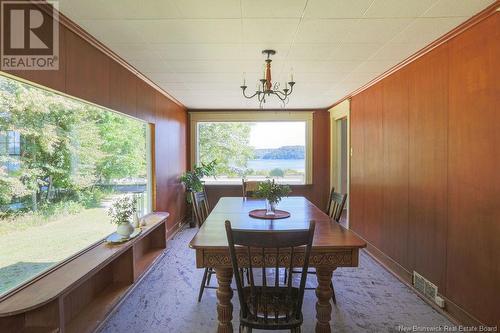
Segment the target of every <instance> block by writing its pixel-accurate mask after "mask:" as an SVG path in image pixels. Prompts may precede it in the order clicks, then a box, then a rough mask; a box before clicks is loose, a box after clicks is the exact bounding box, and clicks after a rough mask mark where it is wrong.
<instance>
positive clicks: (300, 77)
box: [294, 72, 347, 86]
mask: <svg viewBox="0 0 500 333" xmlns="http://www.w3.org/2000/svg"><path fill="white" fill-rule="evenodd" d="M346 75H347V73H310V72H295V73H294V79H295V80H296V81H297V85H298V86H300V85H301V82H322V83H338V82H340V81H342V80H343V78H344V77H345V76H346Z"/></svg>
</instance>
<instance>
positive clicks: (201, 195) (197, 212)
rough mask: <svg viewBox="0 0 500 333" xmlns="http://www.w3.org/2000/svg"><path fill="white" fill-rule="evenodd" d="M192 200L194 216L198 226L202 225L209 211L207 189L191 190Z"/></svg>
mask: <svg viewBox="0 0 500 333" xmlns="http://www.w3.org/2000/svg"><path fill="white" fill-rule="evenodd" d="M191 200H192V201H193V208H194V212H193V213H194V217H195V218H196V222H197V224H198V227H200V226H201V225H202V224H203V223H204V222H205V220H206V219H207V216H208V213H209V206H208V199H207V195H206V193H205V191H203V192H191Z"/></svg>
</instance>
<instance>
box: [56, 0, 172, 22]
mask: <svg viewBox="0 0 500 333" xmlns="http://www.w3.org/2000/svg"><path fill="white" fill-rule="evenodd" d="M59 9H60V10H61V12H63V13H64V14H66V15H67V16H69V17H70V18H78V19H103V20H109V19H159V18H179V17H180V12H179V11H178V10H177V7H176V6H175V4H174V3H173V1H171V0H149V1H148V4H147V6H145V5H144V2H141V1H137V0H120V2H119V5H118V4H117V2H115V1H103V0H85V1H81V0H60V1H59Z"/></svg>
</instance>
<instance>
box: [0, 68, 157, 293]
mask: <svg viewBox="0 0 500 333" xmlns="http://www.w3.org/2000/svg"><path fill="white" fill-rule="evenodd" d="M0 77H4V78H7V79H11V80H15V81H17V82H20V83H21V84H25V85H28V86H31V87H33V88H36V89H42V90H45V91H47V92H50V93H52V94H56V95H59V96H62V97H64V98H69V99H72V100H74V101H78V102H80V103H85V104H88V105H92V106H94V107H97V108H100V109H102V110H103V111H107V112H112V113H115V114H118V115H120V116H123V117H127V118H130V119H133V120H136V121H139V122H141V123H143V124H144V125H145V126H146V145H147V146H146V147H147V148H148V149H146V161H147V173H146V174H147V177H148V183H147V185H146V194H147V196H148V207H147V208H148V212H147V213H146V214H145V215H144V216H148V215H150V214H152V213H155V211H156V166H155V163H156V150H155V147H156V124H155V123H154V122H151V121H148V120H145V119H141V118H139V117H135V116H132V115H129V114H127V113H124V112H121V111H118V110H115V109H111V108H109V107H107V106H104V105H101V104H97V103H94V102H90V101H88V100H85V99H82V98H80V97H76V96H72V95H69V94H67V93H64V92H61V91H58V90H55V89H53V88H50V87H47V86H44V85H41V84H39V83H36V82H32V81H29V80H26V79H24V78H21V77H18V76H15V75H12V74H9V73H6V72H0ZM0 139H3V138H0ZM5 142H6V145H5V146H6V150H7V151H6V153H7V154H9V151H8V149H9V147H8V142H9V138H8V135H6V136H5ZM22 145H23V139H22V136H21V138H20V153H22ZM144 216H143V217H144ZM108 236H109V235H107V236H105V237H103V238H101V239H98V240H96V241H95V242H93V243H91V244H89V245H88V246H86V247H84V248H81V249H80V250H78V251H77V252H75V253H73V254H72V255H70V256H68V257H66V258H64V259H62V260H61V261H59V262H57V263H55V264H54V265H53V266H51V267H48V268H47V269H45V270H43V271H40V272H38V273H37V274H35V275H33V276H31V277H30V278H28V279H26V280H25V281H23V282H22V283H20V284H18V285H16V286H14V287H13V288H11V289H9V290H7V291H6V292H4V293H3V294H2V293H0V302H2V301H4V300H6V299H8V298H9V297H11V296H12V295H14V294H16V293H18V292H20V291H22V290H23V289H25V288H27V287H28V286H30V285H31V284H33V283H35V282H36V281H38V280H40V279H42V278H44V277H45V276H48V275H50V274H51V273H53V272H54V271H56V270H58V269H60V268H61V267H63V266H65V265H66V264H68V263H69V262H71V261H73V260H75V259H77V258H78V257H80V256H82V255H83V254H85V253H87V252H88V251H90V250H92V249H94V248H95V247H97V246H98V245H99V244H102V243H104V242H105V241H106V238H107V237H108Z"/></svg>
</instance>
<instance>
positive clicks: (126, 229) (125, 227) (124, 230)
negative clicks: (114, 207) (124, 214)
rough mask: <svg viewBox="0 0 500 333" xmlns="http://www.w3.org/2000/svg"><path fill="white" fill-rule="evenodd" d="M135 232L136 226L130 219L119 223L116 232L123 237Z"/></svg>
mask: <svg viewBox="0 0 500 333" xmlns="http://www.w3.org/2000/svg"><path fill="white" fill-rule="evenodd" d="M133 232H134V226H133V225H132V224H130V222H128V221H127V222H123V223H120V224H118V227H117V228H116V233H117V234H118V235H120V236H123V237H130V235H132V233H133Z"/></svg>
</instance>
